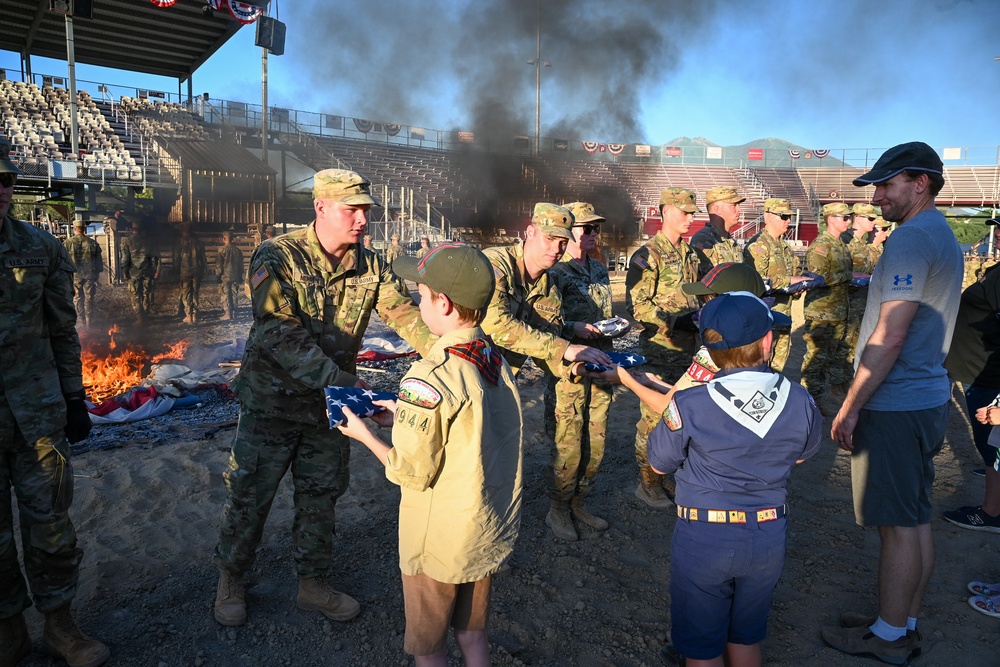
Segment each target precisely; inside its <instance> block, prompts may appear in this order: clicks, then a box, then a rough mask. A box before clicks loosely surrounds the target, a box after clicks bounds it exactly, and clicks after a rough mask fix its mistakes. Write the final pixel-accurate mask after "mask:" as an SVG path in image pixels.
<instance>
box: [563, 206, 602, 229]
mask: <svg viewBox="0 0 1000 667" xmlns="http://www.w3.org/2000/svg"><path fill="white" fill-rule="evenodd" d="M566 208H567V209H569V212H570V213H572V214H573V218H574V219H575V220H576V222H574V223H573V224H575V225H583V224H586V223H588V222H604V220H605V219H604V218H603V217H601V216H599V215H597V213H596V212H595V211H594V205H593V204H588V203H587V202H585V201H575V202H573V203H572V204H566Z"/></svg>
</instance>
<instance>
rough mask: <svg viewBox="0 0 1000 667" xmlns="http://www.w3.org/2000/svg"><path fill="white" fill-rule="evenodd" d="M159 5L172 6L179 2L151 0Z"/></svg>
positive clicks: (173, 0) (174, 0)
mask: <svg viewBox="0 0 1000 667" xmlns="http://www.w3.org/2000/svg"><path fill="white" fill-rule="evenodd" d="M150 1H151V2H152V3H153V4H154V5H156V6H157V7H172V6H174V5H175V4H176V3H177V0H150Z"/></svg>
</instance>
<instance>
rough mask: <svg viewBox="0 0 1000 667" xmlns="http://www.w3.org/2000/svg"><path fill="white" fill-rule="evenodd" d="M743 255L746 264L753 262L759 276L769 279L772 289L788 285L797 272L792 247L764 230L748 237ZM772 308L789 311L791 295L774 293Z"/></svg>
mask: <svg viewBox="0 0 1000 667" xmlns="http://www.w3.org/2000/svg"><path fill="white" fill-rule="evenodd" d="M743 256H744V258H745V259H746V262H747V263H748V264H753V266H754V268H755V269H757V273H759V274H760V277H761V278H764V279H765V280H770V281H771V287H772V288H774V289H781V288H783V287H788V286H789V285H790V284H791V280H790V278H791V277H792V276H794V275H796V273H797V270H796V269H797V267H796V262H795V254H794V253H793V252H792V247H791V246H790V245H788V244H787V243H785V240H784V239H781V238H777V239H776V238H772V237H771V235H770V234H768V233H767V231H765V230H761V231H760V232H759V233H758V234H757V235H756V236H754V237H753V238H752V239H750V242H749V243H747V247H746V248H744V250H743ZM774 309H775V310H776V311H778V312H779V313H784V314H786V315H788V314H789V313H791V312H792V306H791V296H790V295H788V294H776V295H775V297H774Z"/></svg>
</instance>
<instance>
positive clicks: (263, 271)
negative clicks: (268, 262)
mask: <svg viewBox="0 0 1000 667" xmlns="http://www.w3.org/2000/svg"><path fill="white" fill-rule="evenodd" d="M270 277H271V274H270V273H268V270H267V266H261V267H260V268H259V269H257V272H256V273H254V274H253V275H252V276H250V286H251V287H253V288H254V289H257V288H258V287H260V284H261V283H262V282H264V281H265V280H267V279H268V278H270Z"/></svg>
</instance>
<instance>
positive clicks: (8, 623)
mask: <svg viewBox="0 0 1000 667" xmlns="http://www.w3.org/2000/svg"><path fill="white" fill-rule="evenodd" d="M29 653H31V637H30V636H29V635H28V626H27V625H25V624H24V615H23V614H14V615H13V616H11V617H9V618H3V619H0V666H2V667H14V665H16V664H17V663H18V662H20V660H21V658H23V657H24V656H26V655H28V654H29Z"/></svg>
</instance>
